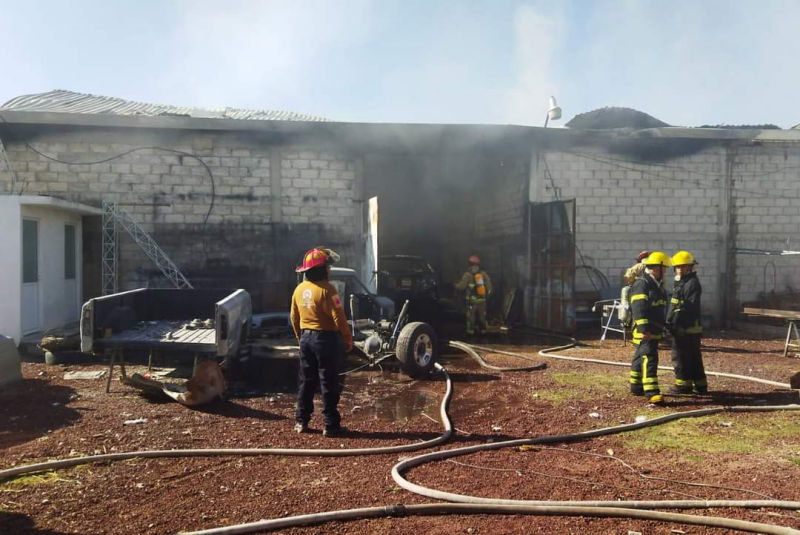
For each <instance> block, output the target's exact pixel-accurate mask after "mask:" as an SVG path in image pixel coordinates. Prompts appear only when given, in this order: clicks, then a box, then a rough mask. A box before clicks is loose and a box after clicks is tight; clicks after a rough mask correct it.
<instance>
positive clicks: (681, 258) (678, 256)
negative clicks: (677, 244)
mask: <svg viewBox="0 0 800 535" xmlns="http://www.w3.org/2000/svg"><path fill="white" fill-rule="evenodd" d="M696 263H697V260H695V259H694V256H692V253H690V252H689V251H678V252H677V253H675V254H674V255H673V256H672V265H673V266H685V265H687V264H692V265H694V264H696Z"/></svg>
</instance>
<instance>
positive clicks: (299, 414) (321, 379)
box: [290, 248, 353, 437]
mask: <svg viewBox="0 0 800 535" xmlns="http://www.w3.org/2000/svg"><path fill="white" fill-rule="evenodd" d="M336 258H338V255H336V254H335V253H333V252H332V251H329V250H326V249H322V248H315V249H311V250H309V251H307V252H306V253H305V254H304V255H303V263H302V265H301V266H300V267H298V268H297V269H296V270H295V271H296V272H298V273H303V274H304V275H305V280H304V281H303V282H301V283H300V284H298V285H297V288H295V290H294V294H293V295H292V303H291V313H290V319H291V323H292V329H293V330H294V334H295V336H296V337H297V339H298V341H299V342H300V365H299V367H298V383H299V386H298V391H297V405H296V407H295V426H294V430H295V431H296V432H298V433H306V432H308V421H309V420H310V419H311V414H312V413H313V412H314V391H315V390H316V388H317V386H319V389H320V393H321V394H322V405H323V408H322V417H323V423H324V429H323V432H322V434H323V436H326V437H328V436H337V435H341V434H342V433H344V428H343V427H342V426H341V415H340V414H339V410H338V409H337V405H338V404H339V396H340V394H341V389H340V385H339V370H338V361H339V359H340V358H341V357H343V356H344V353H345V352H349V351H350V350H351V349H353V335H352V333H351V332H350V327H349V325H348V323H347V318H346V317H345V313H344V307H343V306H342V300H341V298H340V297H339V294H338V293H336V289H335V288H334V287H333V285H332V284H331V283H330V282H328V275H329V273H330V264H331V263H333V262H334V261H335V259H336Z"/></svg>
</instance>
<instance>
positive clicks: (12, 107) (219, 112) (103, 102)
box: [0, 89, 328, 122]
mask: <svg viewBox="0 0 800 535" xmlns="http://www.w3.org/2000/svg"><path fill="white" fill-rule="evenodd" d="M3 110H6V111H38V112H53V113H84V114H111V115H140V116H141V115H143V116H148V117H162V116H178V117H194V118H202V119H236V120H248V121H314V122H321V121H328V119H325V118H323V117H316V116H313V115H306V114H302V113H294V112H288V111H274V110H247V109H241V108H218V109H204V108H193V107H186V106H167V105H162V104H148V103H145V102H134V101H130V100H124V99H121V98H115V97H103V96H97V95H89V94H85V93H75V92H74V91H65V90H62V89H56V90H55V91H48V92H47V93H36V94H33V95H22V96H19V97H16V98H13V99H11V100H9V101H8V102H6V103H5V104H3V105H2V106H0V111H3Z"/></svg>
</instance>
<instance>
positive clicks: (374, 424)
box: [0, 333, 800, 535]
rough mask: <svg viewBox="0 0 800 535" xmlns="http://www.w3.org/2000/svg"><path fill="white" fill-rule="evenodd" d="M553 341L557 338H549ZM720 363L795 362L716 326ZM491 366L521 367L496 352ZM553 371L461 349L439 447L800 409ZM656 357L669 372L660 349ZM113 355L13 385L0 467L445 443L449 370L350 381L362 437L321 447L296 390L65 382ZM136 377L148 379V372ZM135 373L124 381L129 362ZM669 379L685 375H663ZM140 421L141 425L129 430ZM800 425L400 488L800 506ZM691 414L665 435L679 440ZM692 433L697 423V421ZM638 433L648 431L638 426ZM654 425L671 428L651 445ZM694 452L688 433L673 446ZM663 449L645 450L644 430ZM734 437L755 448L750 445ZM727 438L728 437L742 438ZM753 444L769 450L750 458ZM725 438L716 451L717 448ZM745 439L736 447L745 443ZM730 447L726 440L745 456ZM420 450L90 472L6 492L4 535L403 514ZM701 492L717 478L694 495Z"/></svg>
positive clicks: (521, 455)
mask: <svg viewBox="0 0 800 535" xmlns="http://www.w3.org/2000/svg"><path fill="white" fill-rule="evenodd" d="M595 340H596V339H588V338H587V339H586V340H584V344H585V345H582V346H580V347H576V348H572V349H569V350H565V351H562V352H560V353H559V354H564V355H570V356H575V357H585V358H593V359H604V360H611V361H616V362H622V363H626V362H628V361H629V359H630V355H631V353H632V349H631V347H630V346H626V347H623V346H622V344H621V342H620V341H618V340H614V341H606V342H604V343H599V342H596V341H595ZM494 342H497V344H495V345H493V347H494V348H497V349H505V350H511V351H519V352H523V353H525V354H528V355H534V356H535V355H536V352H537V351H538V350H539V349H541V348H542V347H544V346H543V345H517V344H510V343H508V341H507V340H506V341H503V340H494ZM552 345H554V344H552ZM704 347H705V363H706V369H707V370H709V371H712V370H713V371H724V372H729V373H736V374H744V375H752V376H755V377H759V378H763V379H769V380H773V381H779V382H782V383H788V378H789V376H790V375H791V374H792V373H795V372H797V371H798V370H800V365H799V364H798V361H797V359H794V358H788V359H787V358H783V357H782V356H781V352H782V347H783V341H782V340H778V339H753V338H751V337H749V338H746V337H745V335H742V334H739V333H724V334H719V333H716V334H715V335H714V336H713V337H708V338H706V339H704ZM485 358H486V360H487V361H488V362H490V363H491V364H493V365H495V366H520V365H526V363H525V361H520V360H519V359H516V358H514V357H510V356H503V355H499V354H496V353H494V354H493V353H488V354H486V357H485ZM536 361H537V362H546V363H547V368H546V369H544V370H542V371H530V372H498V371H492V370H487V369H485V368H481V367H479V366H478V365H477V364H476V363H475V362H474V361H472V360H471V359H469V358H468V357H466V356H465V355H463V354H459V353H457V352H455V351H453V354H452V355H446V356H445V357H444V358H443V365H444V366H445V367H446V369H447V370H448V372H449V373H450V376H451V377H452V380H453V382H454V389H455V393H454V396H453V400H452V403H451V406H450V415H451V417H452V419H453V423H454V426H455V427H456V429H457V434H456V435H455V436H454V438H453V439H452V440H451V441H450V442H449V443H448V444H446V445H443V446H440V447H439V449H451V448H454V447H461V446H467V445H474V444H484V443H493V442H499V441H503V440H510V439H518V438H529V437H535V436H541V435H556V434H564V433H570V432H575V431H582V430H587V429H594V428H601V427H607V426H612V425H618V424H620V423H630V422H632V421H633V420H634V418H635V417H636V416H645V417H653V416H656V415H662V414H666V413H670V412H676V411H685V410H691V409H697V408H708V407H717V406H722V405H756V406H759V405H777V404H788V403H797V402H798V395H797V392H796V391H791V390H788V389H784V388H779V387H773V386H768V385H763V384H756V383H751V382H745V381H741V380H736V379H728V378H718V377H713V376H712V377H709V383H710V388H711V390H712V394H711V395H709V396H705V397H692V396H688V397H667V407H666V408H659V407H653V406H648V405H647V404H646V403H645V402H644V401H643V399H642V398H638V397H632V396H629V395H628V394H627V392H626V390H627V384H626V380H627V369H626V368H625V367H614V366H608V365H600V364H587V363H580V362H573V361H566V360H554V359H545V358H540V357H537V358H536ZM661 363H662V364H669V351H668V349H662V351H661ZM101 369H105V366H104V365H103V364H102V363H90V362H88V361H85V362H83V363H81V364H73V365H68V366H65V365H56V366H48V365H45V364H42V363H37V362H25V363H23V375H24V381H23V382H22V383H21V384H18V385H16V386H13V387H10V388H7V389H5V390H4V391H3V392H0V450H1V451H2V459H0V469H5V468H10V467H13V466H19V465H25V464H32V463H36V462H42V461H46V460H51V459H57V458H67V457H74V456H83V455H93V454H100V453H112V452H126V451H133V450H155V449H177V448H342V449H344V448H362V447H379V446H388V445H394V444H410V443H414V442H418V441H420V440H426V439H431V438H434V437H436V436H438V435H439V434H440V433H441V432H442V426H441V424H440V423H439V422H438V414H439V403H440V401H441V398H442V396H443V394H444V391H445V382H444V379H443V377H441V376H436V377H433V378H432V379H431V380H427V381H411V380H408V379H405V378H403V377H402V376H400V375H398V374H397V373H394V372H392V371H390V370H384V371H382V372H381V371H378V370H375V371H369V370H367V371H359V372H357V373H355V374H352V375H349V376H348V377H347V379H346V384H345V392H344V394H343V397H342V402H341V404H340V408H341V411H342V413H343V415H344V423H345V424H346V425H347V426H348V427H349V428H350V430H351V433H350V434H349V435H348V436H346V437H343V438H337V439H326V438H323V437H322V436H321V433H320V432H319V428H320V421H319V415H318V414H316V415H315V419H314V420H313V421H312V427H313V428H314V430H315V431H314V432H313V433H311V434H307V435H297V434H295V433H293V432H291V427H292V424H293V396H292V394H286V393H274V394H270V395H267V396H260V397H252V398H246V399H231V400H229V401H225V402H223V401H219V402H215V403H214V404H211V405H208V406H206V407H203V408H200V409H198V410H191V409H189V408H186V407H183V406H181V405H178V404H176V403H172V402H169V403H168V402H154V401H148V400H147V399H146V398H144V397H142V396H141V395H140V394H139V392H138V391H137V390H135V389H133V388H130V387H128V386H125V385H123V384H121V383H119V382H118V381H116V380H115V381H114V382H113V383H112V389H111V390H112V391H111V393H108V394H107V393H106V392H105V378H102V379H94V380H65V379H64V373H65V372H66V371H75V370H101ZM134 371H135V368H134ZM129 372H130V370H129ZM660 377H661V382H662V387H664V386H668V385H669V384H670V383H671V382H672V374H671V373H670V372H668V371H665V372H663V373H662V374H661V376H660ZM137 418H146V419H147V421H146V422H145V423H141V424H135V425H123V422H124V421H125V420H131V419H137ZM798 418H800V414H798V415H797V416H795V413H774V412H759V413H755V414H751V413H748V414H733V413H723V414H722V415H719V416H713V417H707V418H706V419H703V420H699V421H697V422H695V423H693V424H692V425H693V426H695V427H694V428H695V429H697V426H700V427H699V429H701V430H702V434H704V435H707V437H708V442H707V443H706V444H705V445H704V446H703V447H701V448H698V449H696V450H695V449H692V448H689V449H686V448H682V447H677V446H675V445H674V444H672V443H669V442H663V441H660V440H657V438H658V437H659V436H660V434H663V435H664V436H666V435H667V434H668V433H667V431H666V428H667V426H664V431H661V430H660V429H661V428H650V429H649V430H648V432H649V433H650V434H642V435H637V433H640V432H632V433H626V434H621V435H612V436H605V437H601V438H595V439H592V440H585V441H581V442H572V443H560V444H551V445H549V446H547V447H533V446H528V447H516V448H514V447H506V448H502V449H498V450H491V451H482V452H478V453H473V454H470V455H464V456H460V457H456V458H452V459H450V460H445V461H439V462H433V463H429V464H425V465H423V466H420V467H418V468H415V469H413V470H411V471H410V472H409V473H407V474H406V477H407V478H408V479H409V480H410V481H412V482H415V483H418V484H420V485H423V486H427V487H431V488H435V489H439V490H444V491H449V492H456V493H460V494H468V495H473V496H481V497H488V498H507V499H525V500H676V499H737V500H744V499H766V498H767V497H768V498H771V499H780V500H800V496H799V494H800V491H798V486H797V482H798V481H800V434H798V433H794V432H793V430H794V429H800V427H793V426H796V425H797V424H794V422H795V421H798ZM685 422H687V420H681V421H679V422H677V423H671V424H668V426H670V428H671V429H672V431H671V432H670V433H669V435H670V436H676V430H678V431H680V429H682V428H681V426H688V425H689V424H687V423H685ZM686 428H688V427H686ZM641 433H644V432H641ZM654 433H657V434H654ZM677 436H678V440H679V441H680V435H679V434H677ZM648 437H651V438H648ZM736 437H741V441H737V440H736ZM732 438H733V440H732ZM753 440H755V441H756V442H755V443H756V444H758V445H759V446H758V447H757V448H756V449H755V450H753V448H749V449H748V448H747V447H744V444H745V443H749V442H748V441H753ZM717 443H718V444H719V447H718V448H715V447H713V446H714V444H717ZM738 443H741V444H742V445H743V446H742V447H741V448H738V447H736V446H735V445H736V444H738ZM732 444H733V445H734V446H731V445H732ZM413 455H417V453H408V454H400V455H398V454H392V455H375V456H359V457H336V458H328V457H315V456H310V457H286V456H260V457H237V456H225V457H191V458H176V459H133V460H128V461H120V462H113V463H102V464H87V465H82V466H78V467H75V468H68V469H63V470H58V471H55V472H49V473H44V474H39V475H37V476H27V477H23V478H17V479H14V480H10V481H5V482H2V483H0V533H2V534H6V533H7V534H17V533H31V534H54V535H55V534H84V535H91V534H109V535H116V534H161V533H177V532H180V531H194V530H201V529H210V528H214V527H222V526H227V525H233V524H240V523H245V522H253V521H257V520H261V519H269V518H279V517H284V516H291V515H298V514H306V513H314V512H322V511H330V510H338V509H350V508H360V507H372V506H381V505H390V504H398V503H402V504H420V503H431V502H433V501H434V500H432V499H430V498H426V497H423V496H419V495H416V494H412V493H410V492H407V491H405V490H403V489H401V488H400V487H398V486H397V485H396V483H395V482H394V480H393V479H392V477H391V474H390V472H391V468H392V466H393V465H395V464H396V463H397V462H398V460H399V459H401V458H406V457H409V456H413ZM697 484H704V485H707V486H699V485H697ZM681 512H684V513H689V514H700V515H709V516H724V517H730V518H740V519H747V520H751V521H755V522H763V523H769V524H775V525H782V526H789V527H793V528H795V529H800V516H798V514H797V513H796V512H795V511H787V510H779V509H756V510H740V509H713V510H689V511H681ZM628 531H635V532H640V533H642V534H661V533H665V534H666V533H708V534H711V533H731V532H730V531H728V530H724V529H712V528H705V527H700V526H690V525H686V524H669V523H659V522H653V521H642V520H633V519H599V518H586V517H563V516H554V517H534V516H498V515H477V516H468V515H453V516H426V517H411V516H407V517H402V518H400V517H385V518H378V519H368V520H356V521H350V522H330V523H327V524H322V525H318V526H308V527H302V528H293V529H289V530H285V531H283V533H291V534H309V533H336V534H345V533H376V534H377V533H380V534H409V535H410V534H418V533H426V534H428V535H433V534H453V533H468V534H476V533H514V534H528V533H548V534H573V533H574V534H586V533H622V534H626V533H628Z"/></svg>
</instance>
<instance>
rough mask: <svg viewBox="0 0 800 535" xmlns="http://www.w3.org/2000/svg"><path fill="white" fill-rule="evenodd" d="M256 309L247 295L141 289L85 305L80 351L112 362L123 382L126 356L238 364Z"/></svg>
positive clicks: (197, 290)
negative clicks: (233, 361) (135, 354)
mask: <svg viewBox="0 0 800 535" xmlns="http://www.w3.org/2000/svg"><path fill="white" fill-rule="evenodd" d="M251 315H252V305H251V303H250V294H248V293H247V292H246V291H245V290H236V291H233V292H231V291H230V290H218V289H181V290H178V289H154V288H141V289H138V290H131V291H127V292H120V293H115V294H111V295H106V296H103V297H95V298H94V299H90V300H89V301H87V302H86V303H85V304H84V305H83V308H82V309H81V321H80V330H81V351H83V352H84V353H95V354H101V353H108V354H110V356H111V364H110V366H109V373H108V379H107V383H106V391H108V390H109V388H110V385H111V374H112V372H113V370H114V365H115V364H116V363H119V365H120V369H121V371H122V375H123V378H126V376H125V367H124V366H125V365H124V362H125V361H124V355H125V352H126V351H139V352H142V353H147V354H148V355H149V356H150V360H151V362H152V357H153V356H155V355H164V356H166V355H167V354H169V355H170V356H181V355H188V356H192V357H194V358H195V360H197V358H199V357H202V356H205V357H214V358H222V359H229V358H234V357H235V356H236V355H237V354H238V352H239V351H240V349H241V348H242V347H244V345H245V344H246V341H247V336H248V331H249V328H250V318H251Z"/></svg>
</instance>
